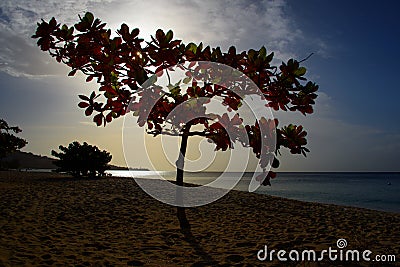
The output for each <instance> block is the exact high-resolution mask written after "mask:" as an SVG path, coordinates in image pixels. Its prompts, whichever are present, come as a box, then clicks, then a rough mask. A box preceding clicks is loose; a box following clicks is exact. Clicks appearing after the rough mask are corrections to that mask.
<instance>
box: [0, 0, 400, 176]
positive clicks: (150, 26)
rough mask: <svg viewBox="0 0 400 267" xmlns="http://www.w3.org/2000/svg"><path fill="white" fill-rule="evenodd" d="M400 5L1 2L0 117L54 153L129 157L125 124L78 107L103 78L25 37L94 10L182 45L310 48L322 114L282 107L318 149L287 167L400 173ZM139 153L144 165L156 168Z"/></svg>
mask: <svg viewBox="0 0 400 267" xmlns="http://www.w3.org/2000/svg"><path fill="white" fill-rule="evenodd" d="M399 7H400V4H399V3H398V2H397V1H380V2H376V1H317V0H312V1H311V0H309V1H283V0H282V1H256V2H250V1H240V0H238V1H181V0H172V1H168V2H167V1H161V0H159V1H130V0H129V1H128V0H118V1H114V0H108V1H78V0H76V1H75V0H71V1H55V0H49V1H45V2H44V1H34V0H33V1H32V0H31V1H28V0H20V1H4V0H0V46H1V47H2V49H1V50H0V81H1V99H0V117H2V118H4V119H6V120H7V121H8V122H9V123H11V124H13V125H19V126H20V127H21V128H22V129H23V131H24V132H23V133H22V136H23V137H24V138H26V139H27V140H28V142H29V144H28V146H27V147H26V148H25V149H24V150H25V151H31V152H34V153H37V154H42V155H49V154H50V151H51V149H55V148H56V147H57V146H58V145H60V144H63V145H66V144H68V143H69V142H71V141H74V140H78V141H82V142H83V141H88V142H90V143H93V144H96V145H98V146H99V147H100V148H103V149H107V150H109V151H111V152H112V154H113V163H115V164H119V165H123V164H124V158H123V153H122V138H121V131H122V130H121V128H122V120H118V121H115V122H113V123H112V124H110V125H108V126H107V127H106V128H97V127H96V126H94V125H93V123H91V119H90V118H87V117H85V116H84V114H83V111H82V110H80V109H79V108H78V107H77V103H78V102H79V100H78V98H77V95H78V94H80V93H87V92H90V91H91V90H92V89H94V88H96V85H95V84H87V83H85V82H84V80H83V78H82V77H76V78H70V77H67V73H68V70H67V68H65V67H64V66H62V65H60V64H57V63H55V62H54V60H53V59H52V58H50V56H48V55H47V54H45V53H42V52H41V51H40V49H39V48H37V47H35V41H34V40H32V39H30V36H31V35H32V33H33V31H34V29H35V25H36V22H37V21H39V20H40V18H44V19H49V18H51V17H52V16H55V17H56V18H58V20H59V21H60V22H66V23H69V24H71V23H73V22H75V21H76V19H77V15H78V14H82V13H84V12H85V11H87V10H89V11H92V12H93V13H94V14H95V15H96V16H97V17H99V18H100V19H102V20H103V21H105V22H107V23H108V24H109V26H110V27H111V28H112V29H114V30H115V29H116V28H117V27H118V25H120V24H121V23H122V22H125V23H127V24H129V25H130V26H132V27H138V28H139V29H141V36H142V37H144V38H148V36H149V34H152V33H154V32H155V30H156V29H158V28H162V29H173V30H174V32H175V36H176V37H177V38H180V39H182V40H183V41H184V42H185V43H188V42H190V41H194V42H200V41H203V42H204V43H206V44H210V45H213V46H221V47H222V48H227V47H228V46H229V45H235V46H237V47H238V49H239V50H244V49H246V50H247V49H250V48H259V47H260V46H261V45H265V46H266V47H267V49H268V50H269V51H274V52H276V56H277V60H287V59H288V58H290V57H294V58H297V59H302V58H304V57H306V56H307V55H308V54H310V53H311V52H313V53H314V56H312V57H311V58H310V59H309V60H308V61H307V62H305V63H304V64H305V66H306V67H307V68H308V73H307V77H308V78H310V79H311V80H313V81H315V82H317V83H318V84H319V85H320V92H319V98H318V99H317V105H316V112H315V114H313V115H311V116H307V117H304V116H301V115H297V114H281V113H279V114H277V117H278V118H279V119H280V120H281V121H283V122H296V123H301V124H303V125H304V126H305V127H306V129H307V130H308V132H309V148H310V150H311V153H310V155H309V157H308V158H306V159H305V158H302V157H299V156H295V157H289V156H288V155H286V153H284V155H283V157H284V160H283V162H282V166H281V169H280V170H282V171H400V167H399V166H400V164H399V161H398V159H397V158H398V151H400V125H399V118H398V117H399V115H400V112H399V111H398V103H397V102H398V101H399V100H400V86H399V82H398V79H399V78H398V77H399V69H400V66H399V64H400V63H399V62H400V52H399V47H400V22H399V20H398V19H397V11H398V10H399ZM138 134H139V131H138ZM143 149H144V147H141V148H138V151H139V152H138V158H137V162H138V166H142V167H149V166H147V165H148V163H147V162H146V161H144V160H143V159H142V157H141V156H140V155H141V153H143ZM140 151H142V152H140Z"/></svg>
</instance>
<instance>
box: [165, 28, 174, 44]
mask: <svg viewBox="0 0 400 267" xmlns="http://www.w3.org/2000/svg"><path fill="white" fill-rule="evenodd" d="M173 37H174V33H173V32H172V31H171V30H169V31H168V32H167V34H166V35H165V38H166V39H167V42H169V41H171V40H172V38H173Z"/></svg>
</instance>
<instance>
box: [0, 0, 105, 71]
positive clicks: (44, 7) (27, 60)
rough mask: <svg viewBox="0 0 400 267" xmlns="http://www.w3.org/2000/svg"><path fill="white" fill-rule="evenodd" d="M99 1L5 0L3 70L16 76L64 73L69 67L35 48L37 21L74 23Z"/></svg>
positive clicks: (0, 42) (0, 40)
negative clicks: (53, 18) (34, 38)
mask: <svg viewBox="0 0 400 267" xmlns="http://www.w3.org/2000/svg"><path fill="white" fill-rule="evenodd" d="M98 2H100V1H56V0H49V1H46V2H43V1H40V0H32V1H30V0H20V1H2V7H1V8H0V46H1V47H2V49H1V51H0V70H1V71H3V72H6V73H8V74H10V75H13V76H17V77H18V76H26V77H35V76H41V75H55V74H63V75H64V74H65V72H66V68H65V67H64V66H61V65H60V64H56V63H55V62H54V60H53V59H52V58H50V57H49V56H48V55H47V54H45V53H43V52H41V51H40V49H38V48H37V47H36V46H35V40H33V39H31V35H32V34H33V33H34V31H35V28H36V22H39V21H40V20H41V19H42V18H43V19H45V20H49V19H50V18H51V17H53V16H54V17H57V19H59V20H60V21H63V22H69V23H72V22H73V21H75V20H76V18H77V14H81V13H83V12H84V11H86V10H88V9H90V8H91V7H92V5H95V4H96V3H98Z"/></svg>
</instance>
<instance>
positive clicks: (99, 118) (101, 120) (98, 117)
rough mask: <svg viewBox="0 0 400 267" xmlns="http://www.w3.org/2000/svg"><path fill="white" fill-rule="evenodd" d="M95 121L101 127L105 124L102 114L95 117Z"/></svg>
mask: <svg viewBox="0 0 400 267" xmlns="http://www.w3.org/2000/svg"><path fill="white" fill-rule="evenodd" d="M93 121H94V122H95V123H96V125H97V126H100V125H101V123H102V122H103V114H101V113H100V114H97V115H96V116H94V117H93Z"/></svg>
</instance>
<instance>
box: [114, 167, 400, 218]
mask: <svg viewBox="0 0 400 267" xmlns="http://www.w3.org/2000/svg"><path fill="white" fill-rule="evenodd" d="M107 172H108V173H109V174H111V175H112V176H115V177H135V178H143V179H167V180H175V172H170V171H161V172H155V171H137V170H136V171H135V170H130V171H128V170H125V171H123V170H113V171H107ZM219 176H220V173H215V172H201V173H191V172H185V174H184V181H185V182H187V183H192V184H197V185H207V184H208V183H210V182H212V181H214V180H215V179H217V178H218V177H219ZM228 177H229V179H230V178H231V179H236V180H239V181H238V183H237V184H236V186H235V187H234V190H240V191H248V189H249V183H250V181H251V180H252V177H253V174H252V173H244V174H241V173H229V174H228ZM253 193H256V194H266V195H271V196H278V197H284V198H289V199H295V200H302V201H309V202H319V203H327V204H336V205H342V206H353V207H361V208H367V209H373V210H380V211H388V212H395V213H400V173H399V172H280V173H278V175H277V177H276V178H274V179H271V186H260V187H259V188H258V189H257V190H256V191H254V192H253Z"/></svg>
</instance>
